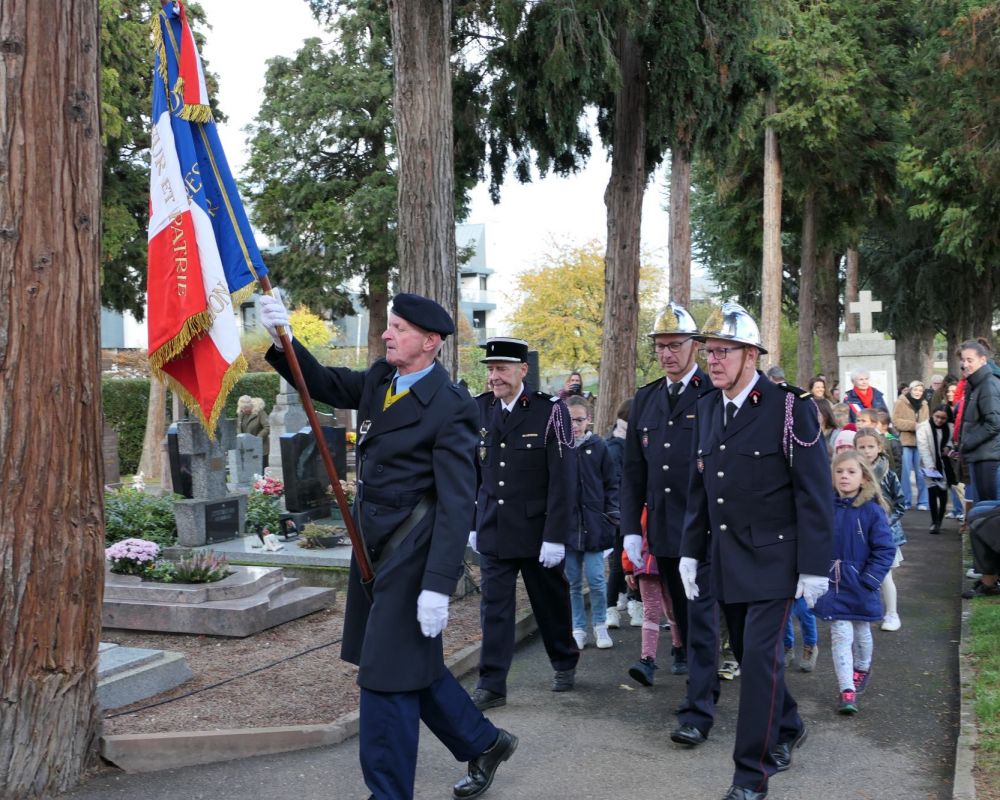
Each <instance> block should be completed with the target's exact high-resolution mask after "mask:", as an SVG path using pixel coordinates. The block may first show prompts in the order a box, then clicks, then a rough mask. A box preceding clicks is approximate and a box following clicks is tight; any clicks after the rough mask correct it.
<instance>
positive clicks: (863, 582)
mask: <svg viewBox="0 0 1000 800" xmlns="http://www.w3.org/2000/svg"><path fill="white" fill-rule="evenodd" d="M833 486H834V489H835V490H836V496H835V498H834V527H833V535H834V541H833V563H832V564H831V566H830V588H829V590H828V591H827V593H826V594H825V595H823V596H822V597H820V599H819V600H818V601H817V602H816V607H815V609H814V611H815V613H816V616H817V617H820V618H822V619H828V620H831V623H830V652H831V653H832V654H833V666H834V671H835V672H836V675H837V681H838V682H839V684H840V708H839V710H840V713H841V714H856V713H857V711H858V701H857V696H858V695H859V694H861V693H862V692H864V690H865V688H866V687H867V685H868V676H869V674H870V672H871V663H872V650H873V642H872V631H871V623H872V622H881V620H882V599H881V596H880V593H879V589H880V587H881V585H882V581H883V580H884V579H885V576H886V574H887V573H888V572H889V568H890V567H891V566H892V561H893V558H894V557H895V554H896V547H895V545H894V544H893V543H892V531H891V530H890V529H889V520H888V517H887V516H886V513H887V511H888V507H887V505H886V503H885V501H884V500H883V499H882V493H881V491H880V490H879V484H878V481H877V480H876V478H875V476H874V474H873V473H872V471H871V469H870V468H869V466H868V464H867V462H866V461H865V459H864V458H863V457H862V456H861V454H860V453H858V452H857V451H855V450H846V451H844V452H842V453H838V454H837V455H836V456H834V459H833Z"/></svg>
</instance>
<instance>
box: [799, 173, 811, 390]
mask: <svg viewBox="0 0 1000 800" xmlns="http://www.w3.org/2000/svg"><path fill="white" fill-rule="evenodd" d="M815 332H816V195H815V193H813V192H812V191H809V192H807V193H806V196H805V200H804V201H803V204H802V255H801V257H800V260H799V335H798V353H797V354H796V363H795V382H796V383H797V384H798V385H799V386H803V387H804V386H805V385H806V382H807V381H808V380H809V379H810V378H811V377H812V375H813V370H814V369H815V367H814V366H813V365H814V363H815V360H814V358H813V339H814V338H815Z"/></svg>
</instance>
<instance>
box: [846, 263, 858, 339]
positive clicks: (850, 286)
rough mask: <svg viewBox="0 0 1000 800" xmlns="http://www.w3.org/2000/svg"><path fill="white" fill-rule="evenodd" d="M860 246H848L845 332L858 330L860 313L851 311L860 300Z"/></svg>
mask: <svg viewBox="0 0 1000 800" xmlns="http://www.w3.org/2000/svg"><path fill="white" fill-rule="evenodd" d="M859 261H860V258H859V254H858V248H857V247H856V246H854V245H852V246H851V247H848V248H847V265H846V269H845V272H844V332H845V333H857V332H858V315H857V314H852V313H851V303H856V302H857V300H858V262H859Z"/></svg>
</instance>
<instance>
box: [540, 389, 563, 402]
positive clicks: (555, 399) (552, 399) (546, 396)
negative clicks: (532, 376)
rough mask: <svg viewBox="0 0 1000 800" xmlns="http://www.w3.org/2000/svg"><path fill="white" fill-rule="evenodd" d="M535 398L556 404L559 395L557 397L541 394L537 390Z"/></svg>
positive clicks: (541, 392)
mask: <svg viewBox="0 0 1000 800" xmlns="http://www.w3.org/2000/svg"><path fill="white" fill-rule="evenodd" d="M535 397H544V398H545V399H546V400H548V401H549V402H550V403H555V402H558V400H559V395H557V394H549V393H548V392H543V391H541V390H538V391H537V392H535Z"/></svg>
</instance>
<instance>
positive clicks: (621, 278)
mask: <svg viewBox="0 0 1000 800" xmlns="http://www.w3.org/2000/svg"><path fill="white" fill-rule="evenodd" d="M617 50H618V60H619V64H620V65H621V86H620V88H619V89H618V91H617V92H616V96H615V132H614V141H613V143H612V158H611V179H610V180H609V181H608V186H607V189H606V190H605V192H604V205H605V206H606V208H607V210H608V249H607V254H606V256H605V263H604V342H603V346H602V349H601V366H600V371H599V380H600V390H599V392H598V395H597V409H596V412H595V415H594V416H595V422H594V425H595V429H596V430H599V431H605V430H607V429H608V428H609V427H611V425H612V424H613V423H614V421H615V412H616V411H617V410H618V406H619V405H620V404H621V403H622V401H623V400H625V399H626V398H628V397H631V396H632V394H633V393H634V392H635V348H636V337H637V335H638V327H639V247H640V244H639V231H640V228H641V227H642V196H643V193H644V192H645V189H646V177H647V176H646V74H645V73H646V67H645V64H644V62H643V60H642V52H641V48H640V46H639V43H638V42H637V41H636V40H635V37H634V36H632V35H631V33H629V32H628V31H627V30H626V29H624V28H623V29H621V30H620V31H619V32H618V44H617Z"/></svg>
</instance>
